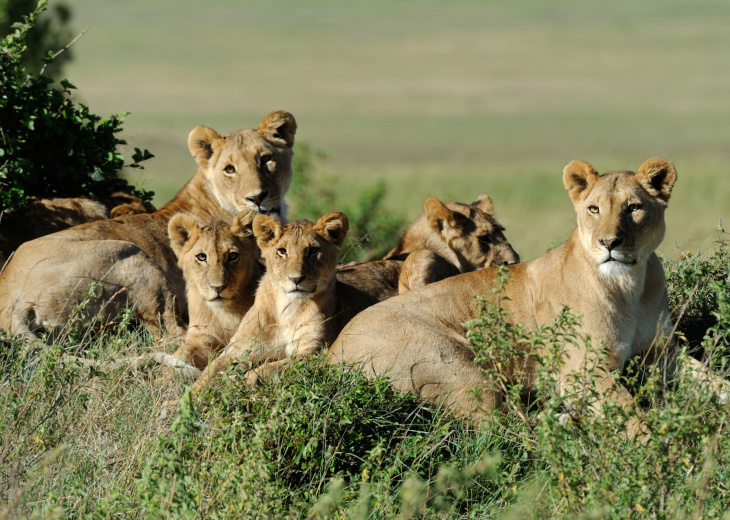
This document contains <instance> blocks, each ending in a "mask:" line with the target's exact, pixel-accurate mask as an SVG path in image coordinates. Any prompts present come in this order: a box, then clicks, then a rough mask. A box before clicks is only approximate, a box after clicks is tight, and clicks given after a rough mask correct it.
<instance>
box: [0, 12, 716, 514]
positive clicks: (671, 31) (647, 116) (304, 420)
mask: <svg viewBox="0 0 730 520" xmlns="http://www.w3.org/2000/svg"><path fill="white" fill-rule="evenodd" d="M68 3H69V4H70V5H71V7H72V9H73V10H74V15H75V24H76V26H77V28H78V30H79V31H80V30H82V29H83V28H84V27H85V26H86V25H91V29H90V30H89V32H88V33H87V34H86V35H85V36H84V37H83V38H82V39H81V40H80V41H79V42H78V43H77V44H76V45H75V46H74V49H75V52H76V57H75V61H74V62H73V63H72V64H71V65H70V66H69V67H68V69H67V71H66V74H65V75H66V76H67V77H68V79H69V80H71V81H72V82H73V83H74V84H75V85H76V86H77V87H78V91H76V92H75V96H76V98H77V99H79V100H80V101H81V102H83V103H86V104H88V105H89V106H90V108H91V109H92V110H93V111H94V112H96V113H98V114H112V113H117V112H119V111H121V110H129V111H131V112H132V115H130V116H129V118H128V119H127V120H126V121H125V130H124V132H123V136H124V137H125V138H126V139H127V140H128V141H129V145H130V147H134V146H137V147H141V148H147V149H149V150H150V151H151V152H152V153H154V154H156V158H155V159H152V160H150V161H147V162H146V163H145V166H146V169H145V170H144V171H142V172H141V174H140V173H139V172H137V171H135V172H134V173H133V174H132V175H133V176H132V180H133V181H134V182H135V184H140V185H141V186H142V187H143V188H146V189H152V190H155V191H156V192H157V193H158V195H157V199H156V202H157V203H158V204H159V203H162V202H164V201H165V200H167V199H168V198H169V197H171V196H172V195H173V194H174V192H175V191H176V190H177V189H178V188H179V187H180V186H181V185H182V183H183V182H184V181H185V180H187V179H188V178H189V177H190V176H192V174H193V173H194V162H193V160H192V158H190V157H189V153H188V151H187V147H186V140H187V134H188V132H189V131H190V129H192V127H193V126H195V125H198V124H205V125H208V126H212V127H214V128H216V129H217V130H220V131H229V130H233V129H235V128H240V127H247V126H253V125H255V124H256V123H257V122H258V121H260V119H261V117H262V116H263V115H264V114H265V113H267V112H269V111H270V110H274V109H286V110H289V111H291V112H292V113H293V114H294V115H295V116H296V117H297V120H298V122H299V132H298V134H297V139H298V140H299V142H300V146H301V143H306V144H307V145H308V146H303V147H300V148H298V156H297V157H298V160H299V161H300V162H299V163H297V164H296V165H295V166H296V171H297V179H298V180H297V179H295V183H294V185H293V186H292V190H291V197H290V202H291V205H292V212H293V214H292V215H290V216H291V217H293V218H296V217H297V216H298V215H297V213H296V212H297V211H299V212H301V213H302V214H307V216H318V215H319V214H321V212H322V211H329V210H337V209H347V211H348V213H349V214H350V216H351V220H352V222H353V226H352V230H353V232H355V234H360V235H363V234H365V233H373V234H372V235H371V242H369V243H367V242H366V243H365V244H364V245H363V248H364V249H365V250H370V251H373V250H376V249H380V250H382V249H383V248H384V249H386V250H387V249H388V248H389V246H390V245H391V244H390V243H389V241H392V240H395V235H394V234H393V230H394V229H395V227H397V226H398V225H402V224H403V220H401V218H400V216H402V217H403V218H404V219H405V220H408V219H410V218H413V217H414V216H415V215H416V214H417V213H418V212H419V210H420V207H421V204H422V203H423V200H424V199H425V198H426V197H427V196H430V195H435V196H438V197H439V198H442V199H446V198H450V197H453V198H456V199H460V200H464V201H470V200H473V199H474V198H476V196H477V194H479V193H481V192H487V193H489V194H490V195H491V196H492V198H493V199H494V201H495V205H496V209H497V215H498V217H499V219H500V220H501V221H502V222H503V223H504V224H505V225H506V227H507V232H506V234H507V236H508V238H509V239H510V240H511V242H512V243H513V245H514V246H515V249H516V250H517V251H518V252H519V253H520V254H521V255H522V256H523V259H530V258H533V257H535V256H538V255H539V254H541V253H542V251H544V250H545V249H546V248H547V247H549V246H551V245H553V244H555V243H557V242H559V241H562V240H563V239H564V238H566V237H567V235H568V233H569V232H570V230H571V229H572V227H573V226H574V222H575V214H574V211H573V208H572V205H571V204H570V201H569V198H568V196H567V194H566V193H565V190H564V189H563V186H562V181H561V172H562V168H563V167H564V165H565V164H567V163H568V162H569V161H570V160H571V159H574V158H582V159H585V160H587V161H589V162H592V163H593V164H594V166H596V167H597V168H598V169H599V170H600V171H605V170H609V169H624V168H626V169H636V168H637V167H638V166H639V164H641V163H642V162H643V161H644V160H645V159H646V158H648V157H650V156H656V155H660V156H665V157H667V158H668V159H670V160H672V161H674V162H675V164H676V166H677V170H678V172H679V181H678V183H677V185H676V186H675V188H674V191H673V194H672V199H671V200H670V203H669V208H668V210H667V227H668V231H667V238H666V240H665V242H664V244H663V247H662V250H661V251H660V253H661V254H662V255H663V257H664V260H665V263H664V265H665V272H666V274H667V280H668V286H669V296H670V307H671V310H672V314H673V318H674V320H675V322H677V323H678V326H677V329H678V334H677V337H678V341H679V343H680V345H681V353H680V355H679V366H680V370H678V371H677V372H676V373H675V374H673V375H671V376H670V377H668V378H667V377H665V373H663V372H660V371H651V370H650V371H648V373H645V372H642V371H640V370H639V368H642V367H639V366H637V365H640V364H641V360H634V362H633V363H632V366H630V367H629V368H628V369H627V370H626V371H625V372H624V373H623V374H622V375H621V376H619V375H617V374H615V375H614V376H615V377H622V383H623V384H625V385H626V386H628V387H629V388H630V389H631V390H632V392H633V394H634V395H635V396H636V399H635V401H636V402H635V409H634V410H632V411H631V413H629V414H627V413H626V412H625V411H624V410H622V409H620V408H618V407H613V406H607V407H605V408H604V410H603V415H601V416H597V415H595V414H592V413H590V410H591V408H592V406H593V405H594V404H595V402H596V401H595V400H596V393H595V388H593V387H592V384H593V383H591V381H593V382H595V380H596V379H597V376H596V374H595V373H591V372H590V371H588V373H587V374H585V375H586V376H587V377H586V380H585V381H586V383H585V388H584V390H585V396H584V397H583V398H582V399H579V400H576V402H574V403H573V408H572V411H571V413H570V417H569V420H568V421H567V422H566V421H565V420H564V419H565V415H564V412H565V408H564V406H563V405H564V396H561V395H560V392H559V391H558V389H557V387H556V382H555V380H554V378H553V377H552V375H551V374H552V373H554V371H555V370H556V367H557V366H558V365H559V364H560V362H561V361H560V352H561V349H562V348H563V347H564V345H565V344H566V342H572V341H575V342H579V341H583V338H581V336H580V334H579V332H578V331H577V330H576V326H577V321H576V320H578V319H579V318H578V317H576V316H574V315H571V314H570V313H564V314H561V316H560V317H559V318H558V319H557V320H556V321H555V322H554V323H553V324H549V326H548V327H546V328H545V329H544V330H541V331H540V332H539V333H537V334H536V335H529V334H527V333H525V332H524V331H520V330H519V329H517V328H515V327H511V326H509V325H508V323H507V321H506V320H505V318H506V317H505V316H504V315H502V314H501V311H500V309H499V306H494V307H489V306H484V307H483V308H482V312H481V316H480V317H479V318H478V319H477V320H475V321H474V322H473V323H471V324H469V330H470V333H469V337H470V338H471V346H470V348H471V349H472V350H474V352H475V353H476V354H480V353H481V354H482V355H487V354H489V355H492V354H493V353H494V352H498V353H500V355H504V356H506V357H508V358H510V359H521V358H520V356H523V355H524V353H523V352H521V351H520V349H519V348H518V346H519V345H521V344H524V343H525V342H540V343H542V344H543V345H544V346H545V351H546V352H548V353H549V355H547V356H545V358H544V359H542V360H540V363H541V368H539V369H537V374H538V376H537V377H536V381H537V383H536V388H533V389H532V392H531V395H532V397H534V399H533V398H532V397H530V398H529V399H527V398H526V396H527V394H529V392H527V391H526V388H525V387H524V381H523V380H521V379H520V377H516V375H517V376H519V374H515V373H509V371H505V370H504V368H505V367H506V366H507V364H506V363H505V364H501V363H496V364H494V365H493V366H489V367H486V366H485V376H486V378H488V380H489V381H492V382H493V384H494V385H495V389H499V388H501V387H499V385H503V386H504V388H507V389H508V390H506V391H505V392H504V400H503V403H502V406H501V407H500V408H499V409H498V410H496V411H495V412H494V413H493V414H492V416H491V417H490V418H489V420H488V421H487V422H486V424H481V425H477V424H473V423H471V422H469V421H467V420H464V419H460V418H457V417H454V416H453V415H451V414H450V413H449V412H448V411H447V410H444V409H441V408H439V407H437V406H433V405H428V404H424V403H423V402H421V401H419V400H417V399H415V398H414V397H413V396H411V395H400V394H396V393H394V392H393V391H392V390H391V389H390V386H389V384H388V381H387V380H386V379H384V378H380V379H377V380H375V381H368V380H366V378H365V377H364V376H363V375H362V374H361V373H360V372H358V371H357V370H350V369H349V368H347V367H338V366H329V365H327V364H326V363H325V362H324V359H323V357H322V356H316V357H315V358H314V359H311V360H307V361H306V362H299V363H295V364H293V366H292V367H291V368H290V369H289V370H287V371H286V372H285V373H284V374H283V375H282V376H281V378H280V380H278V381H271V382H268V383H265V384H263V385H262V386H260V387H259V388H257V389H255V390H252V389H249V388H247V387H246V385H245V384H244V380H245V367H244V366H243V364H240V365H238V366H235V367H233V368H232V369H231V370H229V371H228V373H227V374H226V376H224V377H223V378H222V380H221V382H220V384H217V385H213V386H212V387H211V388H210V389H209V390H207V391H205V392H204V393H203V395H202V396H201V398H200V399H199V400H197V401H196V402H191V400H190V398H189V394H187V393H186V389H187V388H188V386H189V383H190V381H189V380H186V379H184V378H182V377H180V378H178V379H175V380H172V381H171V380H169V379H165V378H164V377H163V373H162V370H160V369H158V368H156V367H146V368H141V369H135V370H132V369H130V368H129V367H128V366H125V365H124V364H123V363H122V364H115V361H116V360H118V359H119V358H123V357H130V356H137V355H139V354H143V353H146V352H149V351H152V350H158V349H159V348H165V349H166V350H167V351H169V352H172V351H174V350H175V347H176V345H163V346H160V345H156V344H155V343H154V341H153V340H152V338H151V337H150V336H149V335H148V334H147V333H146V332H145V331H143V330H140V329H139V328H138V327H136V326H135V324H134V323H132V322H131V314H130V313H123V314H122V315H120V316H119V317H118V319H117V320H116V322H114V323H112V324H110V325H108V326H105V327H103V328H101V329H100V330H99V329H98V328H94V327H91V328H86V327H77V326H74V325H73V324H70V325H69V326H68V327H67V328H66V329H65V330H64V331H63V332H62V333H61V334H59V335H58V336H57V337H55V338H52V339H53V341H52V342H51V341H50V340H49V343H52V344H51V345H42V344H40V343H32V344H28V343H25V342H23V341H22V340H21V339H20V338H13V337H8V336H6V335H4V334H3V333H1V332H0V520H5V519H15V518H24V519H25V518H28V519H30V518H88V519H99V518H114V519H118V518H119V519H121V518H140V519H141V518H176V519H177V518H185V519H187V518H221V519H223V518H246V519H248V518H262V519H269V518H292V519H294V518H317V519H320V518H321V519H324V518H336V519H358V520H360V519H362V520H364V519H381V518H382V519H386V518H387V519H390V518H393V519H416V518H429V519H431V518H434V519H446V518H448V519H452V518H453V519H461V518H479V519H482V518H510V519H522V518H536V519H542V518H575V519H578V518H581V519H583V518H586V519H587V518H614V519H625V518H652V519H675V518H688V519H689V518H691V519H699V518H730V514H729V513H728V511H729V510H730V474H729V472H730V469H729V468H730V434H729V433H728V421H729V420H730V413H729V411H730V409H729V408H728V406H729V405H728V404H727V394H726V393H723V391H722V389H717V388H714V387H711V386H710V385H708V384H707V383H706V382H705V381H697V380H696V379H694V378H692V377H689V375H688V373H687V371H686V370H683V369H682V367H683V366H684V363H683V362H684V361H685V360H686V359H687V356H690V355H691V356H695V357H697V358H701V359H704V360H705V361H706V363H707V365H708V366H712V367H714V369H715V373H716V374H718V375H720V376H724V377H725V378H727V371H728V363H727V360H728V348H729V347H730V341H728V336H729V335H730V285H729V284H728V273H730V243H729V240H730V237H729V236H728V234H727V233H726V232H724V231H721V230H718V229H716V227H717V224H718V220H719V219H720V218H722V219H723V220H725V221H727V219H728V217H730V214H729V210H728V203H727V201H728V200H730V180H728V178H727V175H726V171H727V170H728V166H730V149H729V148H728V146H727V142H728V139H729V138H730V125H729V124H728V121H730V118H728V116H729V115H730V97H729V96H728V95H727V94H728V88H730V67H728V65H730V55H728V53H727V50H728V49H729V48H730V32H728V31H727V27H728V26H730V23H729V22H730V9H728V8H727V7H726V5H725V4H724V3H723V2H720V1H698V2H694V3H691V4H690V3H686V2H680V1H675V0H667V1H659V0H650V1H647V2H641V3H637V2H630V1H628V0H617V1H614V2H610V3H606V2H604V3H599V2H594V1H582V2H579V1H572V0H571V1H565V2H560V3H550V4H546V3H541V2H537V1H536V0H519V1H515V2H506V1H503V2H494V3H489V4H488V3H483V2H476V1H473V2H466V1H455V2H435V1H426V2H417V3H416V2H411V1H403V2H388V1H386V0H374V1H370V2H357V3H354V2H332V1H324V0H314V1H312V2H306V3H304V2H294V1H286V2H285V1H280V0H275V1H269V2H260V3H254V2H233V1H218V0H214V1H209V2H205V3H201V2H191V1H189V0H179V1H177V2H172V1H171V0H158V1H156V2H149V1H147V2H143V1H141V0H127V1H125V2H100V1H98V0H70V1H69V2H68ZM320 150H325V151H326V152H327V154H328V158H326V159H317V157H318V156H319V151H320ZM312 161H313V162H312ZM378 181H383V182H384V183H385V184H384V186H385V187H384V188H382V187H379V185H378V184H377V182H378ZM379 197H383V198H384V201H383V204H384V208H385V209H383V208H382V207H380V206H378V204H377V201H375V200H373V199H377V198H379ZM329 206H332V207H329ZM342 206H344V207H342ZM372 208H376V211H377V212H378V213H379V214H373V212H372ZM310 213H312V214H313V215H310ZM383 213H388V214H393V215H395V217H392V218H386V217H384V216H383ZM376 228H377V229H376ZM375 231H377V232H375ZM381 241H382V242H388V243H385V244H383V243H381ZM675 243H676V246H675ZM684 250H690V251H692V254H680V251H684ZM699 250H701V251H702V252H703V253H704V254H703V255H698V254H695V253H696V252H697V251H699ZM366 252H367V251H366ZM476 304H477V302H476V300H475V305H476ZM76 312H77V313H78V314H80V315H84V313H85V308H84V306H83V305H82V306H80V307H79V308H78V309H76ZM92 318H93V317H92ZM485 331H489V335H488V336H489V337H488V338H487V337H486V336H485V334H484V332H485ZM79 358H80V359H85V360H91V363H86V362H81V361H79V360H78V359H79ZM660 366H661V364H660ZM637 413H638V414H641V415H642V417H644V419H645V421H646V425H647V428H648V429H649V431H650V434H649V435H648V436H646V437H645V438H642V439H639V440H629V439H627V438H626V436H625V428H626V423H627V421H628V420H629V419H630V418H631V417H632V416H633V415H634V414H637Z"/></svg>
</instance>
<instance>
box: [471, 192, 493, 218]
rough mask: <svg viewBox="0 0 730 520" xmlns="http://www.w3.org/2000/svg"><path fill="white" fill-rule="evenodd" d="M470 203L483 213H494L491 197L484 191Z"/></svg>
mask: <svg viewBox="0 0 730 520" xmlns="http://www.w3.org/2000/svg"><path fill="white" fill-rule="evenodd" d="M471 205H472V206H476V207H477V208H479V209H480V210H482V211H483V212H484V213H488V214H489V215H494V204H493V203H492V199H491V198H489V195H487V194H486V193H482V194H481V195H479V198H478V199H477V200H475V201H474V202H472V203H471Z"/></svg>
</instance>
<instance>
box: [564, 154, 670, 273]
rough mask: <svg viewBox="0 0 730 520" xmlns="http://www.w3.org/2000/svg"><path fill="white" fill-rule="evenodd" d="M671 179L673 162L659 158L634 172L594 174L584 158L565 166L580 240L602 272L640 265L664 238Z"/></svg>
mask: <svg viewBox="0 0 730 520" xmlns="http://www.w3.org/2000/svg"><path fill="white" fill-rule="evenodd" d="M676 179H677V172H676V170H675V169H674V166H673V165H672V163H670V162H669V161H667V160H665V159H659V158H654V159H649V160H647V161H646V162H644V164H642V165H641V167H639V170H638V171H637V172H636V173H634V172H631V171H614V172H608V173H606V174H604V175H602V176H599V175H598V173H597V172H596V170H595V169H594V168H593V167H592V166H591V165H590V164H588V163H586V162H583V161H573V162H571V163H570V164H568V166H566V167H565V170H564V173H563V181H564V183H565V187H566V188H567V189H568V190H569V192H570V197H571V199H572V200H573V204H574V205H575V210H576V212H577V213H578V233H579V236H580V241H581V244H582V245H583V247H584V248H585V250H586V252H587V253H588V255H589V257H590V258H592V259H593V261H594V262H595V263H596V265H597V266H598V269H599V272H600V273H601V274H603V275H604V276H608V277H611V276H616V275H622V274H625V273H628V272H630V271H631V270H632V268H633V267H634V266H637V265H638V266H641V265H645V264H644V262H645V261H646V259H647V258H648V257H649V255H650V254H651V253H652V252H653V251H654V250H655V249H656V248H657V247H658V246H659V244H660V243H661V241H662V239H663V238H664V229H665V226H664V210H665V208H666V206H667V201H668V200H669V196H670V194H671V190H672V186H673V185H674V182H675V181H676Z"/></svg>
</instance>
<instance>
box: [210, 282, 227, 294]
mask: <svg viewBox="0 0 730 520" xmlns="http://www.w3.org/2000/svg"><path fill="white" fill-rule="evenodd" d="M226 287H228V284H227V283H224V284H223V285H211V286H210V288H211V289H213V290H214V291H215V292H217V293H218V294H220V293H221V291H223V289H225V288H226Z"/></svg>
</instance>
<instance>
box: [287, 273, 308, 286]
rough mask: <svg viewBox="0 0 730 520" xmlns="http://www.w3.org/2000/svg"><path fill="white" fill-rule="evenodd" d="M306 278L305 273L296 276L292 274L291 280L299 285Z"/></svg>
mask: <svg viewBox="0 0 730 520" xmlns="http://www.w3.org/2000/svg"><path fill="white" fill-rule="evenodd" d="M304 278H305V275H303V274H300V275H296V276H290V277H289V280H291V282H292V283H293V284H294V285H299V284H300V283H302V280H304Z"/></svg>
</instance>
